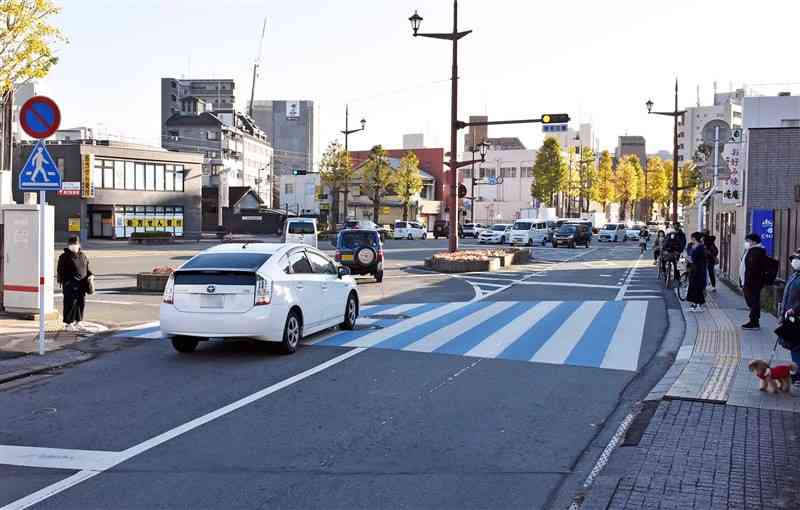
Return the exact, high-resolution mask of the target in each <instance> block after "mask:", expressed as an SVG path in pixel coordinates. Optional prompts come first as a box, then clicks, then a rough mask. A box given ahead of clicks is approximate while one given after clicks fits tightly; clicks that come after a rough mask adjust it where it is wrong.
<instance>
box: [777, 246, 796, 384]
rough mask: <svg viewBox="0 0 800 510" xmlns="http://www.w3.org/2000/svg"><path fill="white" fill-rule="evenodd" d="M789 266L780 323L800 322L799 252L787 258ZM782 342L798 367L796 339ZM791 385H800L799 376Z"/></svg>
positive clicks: (787, 339)
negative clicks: (789, 272) (790, 267)
mask: <svg viewBox="0 0 800 510" xmlns="http://www.w3.org/2000/svg"><path fill="white" fill-rule="evenodd" d="M789 264H790V265H791V266H792V274H791V275H789V279H788V280H787V281H786V287H785V288H784V289H783V299H781V308H780V319H781V323H784V322H786V321H797V320H800V250H798V251H795V252H794V253H793V254H792V255H790V256H789ZM783 340H784V341H783V342H782V343H783V346H784V347H786V348H788V349H789V350H790V352H791V355H792V361H794V362H795V363H797V364H798V365H800V344H798V342H797V341H798V338H785V339H783ZM792 383H793V384H798V383H800V374H793V375H792Z"/></svg>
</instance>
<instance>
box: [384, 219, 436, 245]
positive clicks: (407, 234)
mask: <svg viewBox="0 0 800 510" xmlns="http://www.w3.org/2000/svg"><path fill="white" fill-rule="evenodd" d="M393 237H394V239H411V240H413V239H427V238H428V232H427V231H426V230H425V227H424V226H422V225H421V224H420V223H417V222H416V221H401V220H397V221H395V222H394V236H393Z"/></svg>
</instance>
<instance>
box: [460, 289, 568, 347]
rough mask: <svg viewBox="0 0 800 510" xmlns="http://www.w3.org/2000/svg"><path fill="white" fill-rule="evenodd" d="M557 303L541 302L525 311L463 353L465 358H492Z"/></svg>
mask: <svg viewBox="0 0 800 510" xmlns="http://www.w3.org/2000/svg"><path fill="white" fill-rule="evenodd" d="M556 306H558V303H557V302H555V301H541V302H539V303H537V304H536V305H534V306H533V308H531V309H530V310H527V311H526V312H524V313H523V314H522V315H520V316H519V317H517V318H516V319H514V320H513V321H511V322H509V323H508V324H506V325H504V326H503V327H501V328H500V329H498V330H497V331H495V332H494V333H493V334H491V335H490V336H489V337H487V338H486V339H484V340H483V341H482V342H480V343H479V344H478V345H476V346H475V347H473V348H472V349H470V350H469V351H467V352H466V353H464V354H465V355H466V356H477V357H480V358H494V357H496V356H497V355H498V354H500V353H501V352H503V351H504V350H505V349H506V348H507V347H508V346H510V345H511V344H512V343H514V342H515V341H516V340H517V339H518V338H519V337H521V336H522V335H523V334H524V333H525V331H527V330H528V329H530V327H531V325H533V324H536V322H538V321H539V320H541V319H542V318H543V317H545V316H546V315H547V314H548V313H549V312H550V311H552V310H553V309H554V308H555V307H556Z"/></svg>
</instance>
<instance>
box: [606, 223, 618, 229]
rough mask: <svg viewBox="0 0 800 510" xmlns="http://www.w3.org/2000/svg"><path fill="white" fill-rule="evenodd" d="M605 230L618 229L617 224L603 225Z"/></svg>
mask: <svg viewBox="0 0 800 510" xmlns="http://www.w3.org/2000/svg"><path fill="white" fill-rule="evenodd" d="M603 230H617V224H616V223H609V224H608V225H606V226H605V227H603Z"/></svg>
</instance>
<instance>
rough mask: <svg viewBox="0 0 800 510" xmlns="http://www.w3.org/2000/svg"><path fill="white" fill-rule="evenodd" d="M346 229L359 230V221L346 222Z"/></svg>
mask: <svg viewBox="0 0 800 510" xmlns="http://www.w3.org/2000/svg"><path fill="white" fill-rule="evenodd" d="M344 228H358V222H357V221H345V222H344Z"/></svg>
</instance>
